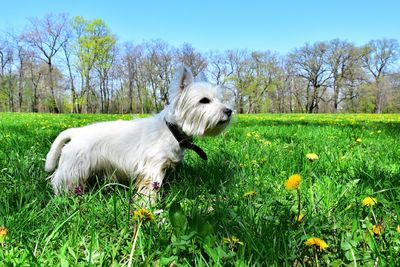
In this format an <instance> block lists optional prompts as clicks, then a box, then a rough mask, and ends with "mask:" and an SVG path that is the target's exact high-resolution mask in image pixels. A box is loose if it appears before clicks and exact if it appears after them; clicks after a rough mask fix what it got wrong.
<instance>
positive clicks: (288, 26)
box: [0, 0, 400, 54]
mask: <svg viewBox="0 0 400 267" xmlns="http://www.w3.org/2000/svg"><path fill="white" fill-rule="evenodd" d="M0 1H1V2H0V3H1V5H0V6H1V9H2V12H1V16H0V31H9V30H10V29H13V30H14V31H16V32H18V31H19V30H23V29H24V27H25V26H26V25H27V23H28V22H27V19H26V18H27V17H42V16H44V15H45V14H47V13H67V14H69V15H70V16H76V15H80V16H83V17H85V18H86V19H93V18H101V19H103V20H104V21H105V22H106V24H107V25H108V26H109V27H110V28H111V30H112V32H113V33H114V34H116V35H117V36H118V39H119V40H120V41H134V42H136V43H139V42H141V41H144V40H151V39H163V40H165V41H167V42H168V43H170V44H172V45H174V46H177V47H178V46H180V45H181V44H182V43H184V42H187V43H191V44H192V45H193V47H195V48H196V49H198V50H200V51H202V52H206V51H210V50H220V51H222V50H226V49H237V48H239V49H249V50H271V51H276V52H278V53H281V54H285V53H287V52H289V51H290V50H291V49H293V48H298V47H300V46H302V45H304V44H305V43H306V42H309V43H313V42H316V41H325V40H331V39H334V38H340V39H342V40H348V41H351V42H354V43H355V44H356V45H362V44H365V43H367V42H368V41H369V40H372V39H380V38H394V39H397V40H400V1H395V0H390V1H389V0H387V1H386V0H382V1H378V0H376V1H371V0H347V1H344V0H340V1H314V0H313V1H295V0H293V1H289V0H275V1H266V0H265V1H250V0H248V1H244V0H243V1H222V0H221V1H218V0H214V1H211V0H202V1H189V0H186V1H178V0H176V1H174V0H170V1H161V0H159V1H150V0H148V1H145V0H142V1H134V0H131V1H128V0H124V1H119V0H108V1H104V0H97V1H94V0H69V1H67V0H64V1H60V0H30V1H28V0H26V1H22V0H13V1H11V0H0Z"/></svg>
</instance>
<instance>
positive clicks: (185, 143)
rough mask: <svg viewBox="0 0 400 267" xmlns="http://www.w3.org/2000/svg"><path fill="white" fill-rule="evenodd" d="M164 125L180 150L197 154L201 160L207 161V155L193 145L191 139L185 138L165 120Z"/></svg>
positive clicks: (176, 127) (185, 136)
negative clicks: (185, 149) (187, 150)
mask: <svg viewBox="0 0 400 267" xmlns="http://www.w3.org/2000/svg"><path fill="white" fill-rule="evenodd" d="M165 124H167V126H168V129H169V130H170V131H171V133H172V135H173V136H174V137H175V139H176V141H178V143H179V146H180V147H182V148H187V149H191V150H193V151H194V152H196V153H197V155H199V156H200V158H202V159H203V160H207V154H206V152H204V150H203V149H201V148H200V147H199V146H197V145H195V144H194V143H193V138H191V137H189V136H187V135H186V134H185V133H183V132H182V131H180V130H179V128H178V126H176V125H175V124H172V123H170V122H168V121H166V120H165Z"/></svg>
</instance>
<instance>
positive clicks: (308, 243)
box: [304, 237, 329, 251]
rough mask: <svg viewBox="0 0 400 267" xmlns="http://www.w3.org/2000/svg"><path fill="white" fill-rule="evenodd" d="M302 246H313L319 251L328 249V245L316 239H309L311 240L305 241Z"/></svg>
mask: <svg viewBox="0 0 400 267" xmlns="http://www.w3.org/2000/svg"><path fill="white" fill-rule="evenodd" d="M304 244H305V245H306V246H309V247H311V246H315V247H316V248H318V249H319V251H323V250H326V249H327V248H328V247H329V246H328V244H327V243H326V242H325V241H324V240H322V239H320V238H318V237H311V238H309V239H307V240H306V242H304Z"/></svg>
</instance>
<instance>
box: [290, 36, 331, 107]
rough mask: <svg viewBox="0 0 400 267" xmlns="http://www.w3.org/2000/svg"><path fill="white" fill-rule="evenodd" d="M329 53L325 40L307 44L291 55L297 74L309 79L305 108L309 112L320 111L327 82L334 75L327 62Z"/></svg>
mask: <svg viewBox="0 0 400 267" xmlns="http://www.w3.org/2000/svg"><path fill="white" fill-rule="evenodd" d="M327 55H328V45H327V43H325V42H319V43H315V44H313V45H309V44H306V45H305V46H303V47H301V48H300V49H296V50H295V51H294V52H293V53H291V54H290V55H289V57H290V60H291V62H292V64H293V66H294V68H295V69H296V75H298V76H299V77H301V78H303V79H305V80H306V81H307V88H306V107H305V108H306V111H307V112H308V113H313V112H315V111H318V108H319V102H320V101H321V100H324V99H323V96H324V94H325V92H326V89H327V86H328V84H327V83H328V81H329V79H330V78H331V77H332V76H331V72H330V69H329V67H328V66H327V64H326V61H327Z"/></svg>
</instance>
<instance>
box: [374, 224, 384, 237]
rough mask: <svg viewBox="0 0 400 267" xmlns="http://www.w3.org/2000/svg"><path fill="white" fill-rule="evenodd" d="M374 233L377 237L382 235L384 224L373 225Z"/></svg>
mask: <svg viewBox="0 0 400 267" xmlns="http://www.w3.org/2000/svg"><path fill="white" fill-rule="evenodd" d="M372 232H374V234H376V235H380V234H382V224H380V223H379V224H374V225H372Z"/></svg>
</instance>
